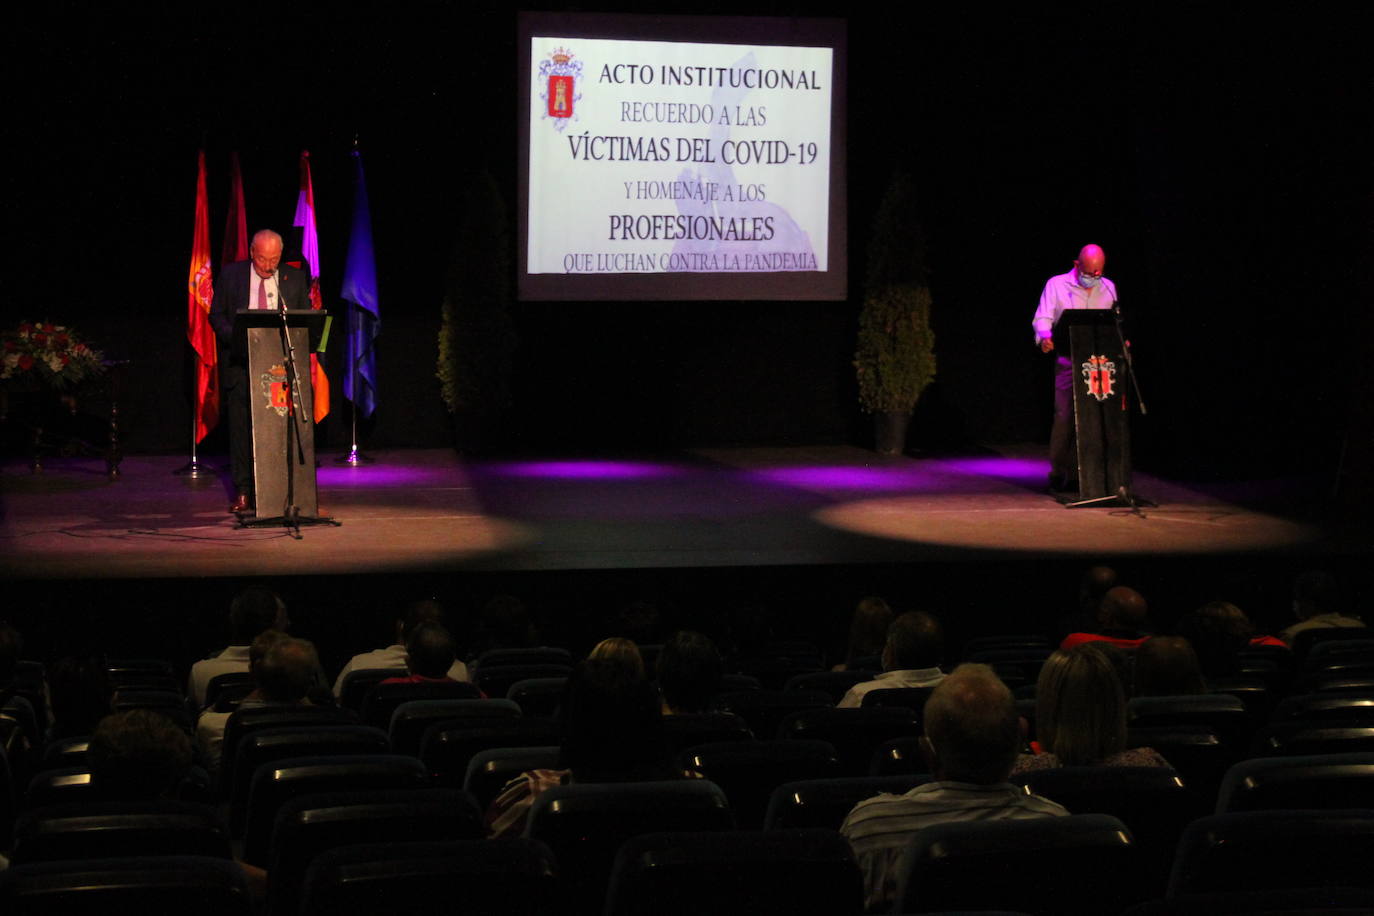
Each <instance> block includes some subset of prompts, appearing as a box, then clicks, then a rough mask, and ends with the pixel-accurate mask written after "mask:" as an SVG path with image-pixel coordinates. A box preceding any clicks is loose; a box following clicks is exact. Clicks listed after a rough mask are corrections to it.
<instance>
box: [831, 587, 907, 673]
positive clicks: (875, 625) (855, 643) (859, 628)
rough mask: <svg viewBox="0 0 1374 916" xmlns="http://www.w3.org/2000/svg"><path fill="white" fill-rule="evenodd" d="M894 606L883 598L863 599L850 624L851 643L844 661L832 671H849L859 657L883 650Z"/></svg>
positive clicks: (872, 654) (846, 649) (856, 608)
mask: <svg viewBox="0 0 1374 916" xmlns="http://www.w3.org/2000/svg"><path fill="white" fill-rule="evenodd" d="M893 617H894V615H893V613H892V608H891V607H889V606H888V603H887V602H886V601H884V600H883V599H881V598H877V597H869V598H864V599H862V600H861V601H860V602H859V604H858V606H857V607H855V608H854V619H853V620H852V621H851V622H850V624H849V645H848V646H847V647H846V648H845V653H844V661H842V662H840V663H839V664H838V665H836V666H835V667H834V668H832V669H831V670H832V671H848V670H849V669H850V667H851V666H853V664H854V660H855V659H858V658H869V657H871V656H874V655H878V654H879V653H881V652H882V651H883V646H884V645H885V644H886V642H887V630H888V627H890V626H892V620H893Z"/></svg>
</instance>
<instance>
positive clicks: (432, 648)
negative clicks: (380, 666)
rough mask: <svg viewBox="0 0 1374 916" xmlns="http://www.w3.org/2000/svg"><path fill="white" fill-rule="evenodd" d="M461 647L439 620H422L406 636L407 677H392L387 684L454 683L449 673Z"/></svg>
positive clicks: (384, 682) (385, 681)
mask: <svg viewBox="0 0 1374 916" xmlns="http://www.w3.org/2000/svg"><path fill="white" fill-rule="evenodd" d="M456 656H457V648H456V647H455V646H454V644H453V637H452V636H451V635H450V634H449V632H448V630H446V629H444V628H443V627H442V626H441V625H439V624H437V623H422V624H420V625H419V626H417V627H416V628H415V629H414V630H411V631H410V636H409V637H407V638H406V670H407V671H408V672H410V673H409V674H408V675H406V676H405V677H389V678H387V679H386V680H384V681H382V682H381V683H383V684H453V683H456V681H455V679H454V678H452V677H450V676H449V671H451V670H453V662H454V659H455V658H456Z"/></svg>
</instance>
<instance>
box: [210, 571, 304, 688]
mask: <svg viewBox="0 0 1374 916" xmlns="http://www.w3.org/2000/svg"><path fill="white" fill-rule="evenodd" d="M290 625H291V621H289V620H288V619H287V617H286V604H285V603H284V602H283V601H282V600H281V598H279V597H278V596H277V594H276V593H275V592H273V591H271V590H270V589H266V588H262V587H261V586H253V587H251V588H246V589H244V590H243V591H241V592H239V593H238V594H237V595H235V596H234V600H233V601H232V602H230V604H229V642H230V644H229V645H228V646H226V647H225V648H224V649H221V650H220V651H219V652H216V653H215V654H213V655H211V656H209V657H208V658H204V659H201V660H200V661H198V662H196V663H195V664H194V665H192V666H191V676H190V679H189V680H188V682H187V686H186V695H187V696H189V697H190V698H191V701H192V702H193V703H195V704H196V708H197V709H204V708H205V689H206V687H208V686H209V685H210V681H211V680H212V679H213V678H214V677H215V676H216V675H219V674H228V673H230V672H235V671H247V670H248V646H249V644H250V643H252V642H253V637H255V636H257V635H258V634H259V633H261V632H262V631H263V630H269V629H277V630H283V631H285V630H286V629H287V627H289V626H290Z"/></svg>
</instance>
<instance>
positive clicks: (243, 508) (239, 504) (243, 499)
mask: <svg viewBox="0 0 1374 916" xmlns="http://www.w3.org/2000/svg"><path fill="white" fill-rule="evenodd" d="M229 511H230V512H232V513H234V514H235V515H243V514H244V513H247V512H252V511H253V500H251V499H249V498H248V494H247V493H245V492H244V491H242V490H239V491H238V492H237V493H235V494H234V502H233V503H232V504H231V505H230V506H229Z"/></svg>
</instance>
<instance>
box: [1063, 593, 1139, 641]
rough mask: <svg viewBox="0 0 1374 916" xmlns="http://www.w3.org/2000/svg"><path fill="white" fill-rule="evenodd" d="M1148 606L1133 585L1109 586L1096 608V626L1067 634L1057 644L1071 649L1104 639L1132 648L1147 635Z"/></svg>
mask: <svg viewBox="0 0 1374 916" xmlns="http://www.w3.org/2000/svg"><path fill="white" fill-rule="evenodd" d="M1148 618H1149V607H1148V606H1147V605H1146V604H1145V598H1144V597H1143V596H1142V595H1141V594H1140V592H1138V591H1136V590H1135V589H1133V588H1127V587H1126V586H1124V585H1117V586H1114V587H1112V588H1109V589H1108V590H1107V592H1106V594H1104V595H1103V596H1102V601H1101V603H1100V604H1099V605H1098V607H1097V628H1096V629H1095V630H1094V631H1092V632H1077V633H1070V634H1069V635H1068V636H1065V637H1064V641H1063V642H1062V643H1060V644H1059V648H1061V649H1072V648H1073V647H1074V646H1078V645H1082V644H1083V643H1085V642H1106V643H1111V644H1112V645H1114V646H1117V647H1118V648H1121V649H1134V648H1136V647H1138V646H1139V645H1140V644H1141V643H1143V642H1144V641H1145V640H1146V639H1148V638H1149V637H1150V633H1149V631H1148V629H1147V628H1146V627H1147V620H1148Z"/></svg>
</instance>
